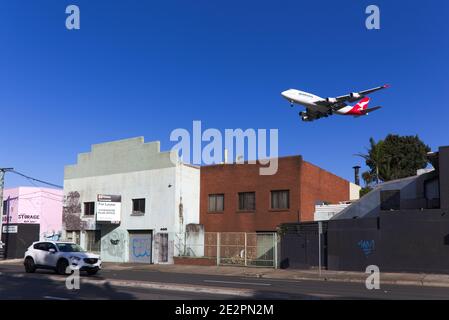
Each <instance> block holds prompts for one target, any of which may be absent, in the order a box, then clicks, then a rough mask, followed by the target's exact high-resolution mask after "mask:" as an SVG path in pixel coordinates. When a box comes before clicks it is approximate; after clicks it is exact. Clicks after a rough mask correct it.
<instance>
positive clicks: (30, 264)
mask: <svg viewBox="0 0 449 320" xmlns="http://www.w3.org/2000/svg"><path fill="white" fill-rule="evenodd" d="M34 271H36V264H35V263H34V260H33V258H31V257H28V258H26V259H25V272H26V273H33V272H34Z"/></svg>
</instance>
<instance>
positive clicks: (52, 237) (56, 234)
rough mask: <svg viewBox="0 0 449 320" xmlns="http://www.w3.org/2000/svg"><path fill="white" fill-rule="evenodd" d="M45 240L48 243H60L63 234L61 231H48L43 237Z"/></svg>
mask: <svg viewBox="0 0 449 320" xmlns="http://www.w3.org/2000/svg"><path fill="white" fill-rule="evenodd" d="M42 236H43V238H44V240H46V241H59V240H60V239H61V236H62V232H61V231H54V230H53V231H47V232H44V234H43V235H42Z"/></svg>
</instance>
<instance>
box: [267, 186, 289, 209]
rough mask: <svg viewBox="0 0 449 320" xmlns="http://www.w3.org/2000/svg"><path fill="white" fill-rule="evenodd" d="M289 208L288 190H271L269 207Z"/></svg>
mask: <svg viewBox="0 0 449 320" xmlns="http://www.w3.org/2000/svg"><path fill="white" fill-rule="evenodd" d="M289 208H290V191H289V190H277V191H271V209H280V210H285V209H289Z"/></svg>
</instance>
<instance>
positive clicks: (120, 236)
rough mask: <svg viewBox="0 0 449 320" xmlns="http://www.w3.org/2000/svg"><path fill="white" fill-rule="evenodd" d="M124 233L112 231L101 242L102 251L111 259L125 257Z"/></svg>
mask: <svg viewBox="0 0 449 320" xmlns="http://www.w3.org/2000/svg"><path fill="white" fill-rule="evenodd" d="M125 242H126V233H125V232H124V231H123V230H120V229H119V230H114V231H111V232H110V233H109V234H107V235H106V236H105V237H103V239H102V240H101V249H102V251H105V252H107V253H108V254H109V255H110V256H113V257H123V256H124V255H125V245H126V244H125Z"/></svg>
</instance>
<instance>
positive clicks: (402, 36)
mask: <svg viewBox="0 0 449 320" xmlns="http://www.w3.org/2000/svg"><path fill="white" fill-rule="evenodd" d="M373 3H374V2H370V1H363V0H358V1H354V0H342V1H319V0H316V1H298V0H296V1H274V0H271V1H260V0H259V1H236V0H226V1H222V0H196V1H181V0H179V1H173V0H164V1H141V0H132V1H129V0H127V1H124V0H120V1H112V0H111V1H99V0H88V1H85V0H72V1H63V0H57V1H56V0H39V1H34V0H28V1H24V0H14V1H12V0H10V1H2V3H1V4H0V39H1V40H2V46H1V50H0V70H1V72H0V110H1V111H2V115H3V117H2V123H1V125H0V134H1V136H2V138H3V139H2V140H3V147H2V149H1V151H0V166H12V167H15V168H16V169H17V170H19V171H21V172H24V173H26V174H28V175H31V176H34V177H37V178H40V179H44V180H48V181H51V182H54V183H58V184H62V182H63V167H64V165H67V164H72V163H75V162H76V156H77V153H80V152H85V151H89V150H90V146H91V144H94V143H101V142H106V141H112V140H116V139H123V138H130V137H134V136H141V135H142V136H145V139H146V140H147V141H151V140H160V141H161V144H162V149H170V148H171V146H172V145H173V143H172V142H170V140H169V136H170V133H171V131H172V130H173V129H175V128H186V129H189V130H191V128H192V121H193V120H201V121H202V122H203V127H205V128H218V129H220V130H224V129H225V128H243V129H246V128H255V129H257V128H267V129H268V128H278V129H279V147H280V148H279V149H280V150H279V152H280V154H281V155H293V154H301V155H303V156H304V158H305V159H306V160H308V161H310V162H312V163H314V164H317V165H319V166H322V167H323V168H325V169H327V170H329V171H332V172H334V173H336V174H338V175H341V176H343V177H345V178H348V179H352V177H353V172H352V168H351V167H352V166H353V165H356V164H361V163H362V161H361V160H360V159H358V158H356V157H354V154H355V153H358V152H362V151H364V149H365V147H367V146H368V140H369V138H370V137H374V138H375V139H380V138H383V137H385V135H387V134H388V133H396V134H401V135H409V134H412V135H414V134H418V135H419V136H420V137H421V138H422V139H423V140H424V141H425V142H426V143H427V144H429V145H430V146H431V147H432V148H433V149H435V148H437V147H438V146H440V145H448V144H449V139H448V138H449V129H448V127H449V111H448V109H449V105H448V104H447V103H446V101H447V100H448V96H447V92H448V89H449V80H448V73H449V63H448V57H449V28H448V27H447V21H448V19H449V10H448V9H449V2H448V1H447V0H432V1H379V0H376V1H375V4H377V5H378V6H379V7H380V10H381V30H379V31H368V30H367V29H366V28H365V19H366V14H365V8H366V7H367V6H368V5H369V4H373ZM69 4H76V5H78V6H79V8H80V10H81V30H77V31H69V30H67V29H66V28H65V18H66V14H65V8H66V6H67V5H69ZM384 83H389V84H391V86H392V87H391V88H390V89H388V90H385V91H382V92H379V93H375V94H374V95H373V96H372V98H373V100H372V104H373V105H383V106H384V108H383V109H382V110H380V111H377V112H375V113H373V114H371V115H370V116H369V117H365V118H359V119H353V118H351V117H338V116H335V117H331V118H328V119H322V120H319V121H316V122H312V123H303V122H301V121H300V119H299V117H298V112H299V111H301V108H299V107H298V108H294V109H291V108H290V107H289V105H288V103H287V102H286V101H284V100H283V98H282V97H281V96H280V92H281V91H283V90H285V89H288V88H297V89H303V90H305V91H309V92H313V93H316V94H318V95H321V96H336V95H342V94H346V93H348V92H350V91H352V90H362V89H367V88H371V87H373V86H377V85H381V84H384ZM24 184H25V185H26V184H28V183H27V181H26V180H24V179H23V178H20V177H15V176H13V175H11V174H9V175H8V176H7V181H6V185H7V186H16V185H24Z"/></svg>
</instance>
